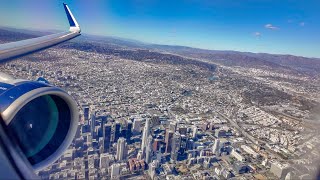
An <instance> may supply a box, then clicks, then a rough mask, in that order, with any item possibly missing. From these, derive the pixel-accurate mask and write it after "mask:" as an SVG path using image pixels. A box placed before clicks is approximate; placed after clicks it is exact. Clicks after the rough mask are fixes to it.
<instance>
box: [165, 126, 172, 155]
mask: <svg viewBox="0 0 320 180" xmlns="http://www.w3.org/2000/svg"><path fill="white" fill-rule="evenodd" d="M172 137H173V131H170V130H168V129H167V131H166V137H165V143H166V151H165V152H166V153H170V152H171V144H172Z"/></svg>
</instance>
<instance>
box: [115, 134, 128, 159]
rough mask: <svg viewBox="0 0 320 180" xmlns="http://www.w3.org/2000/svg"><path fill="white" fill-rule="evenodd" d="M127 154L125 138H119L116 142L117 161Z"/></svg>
mask: <svg viewBox="0 0 320 180" xmlns="http://www.w3.org/2000/svg"><path fill="white" fill-rule="evenodd" d="M126 156H127V143H126V139H125V138H119V139H118V143H117V155H116V158H117V160H118V161H122V160H124V159H125V158H126Z"/></svg>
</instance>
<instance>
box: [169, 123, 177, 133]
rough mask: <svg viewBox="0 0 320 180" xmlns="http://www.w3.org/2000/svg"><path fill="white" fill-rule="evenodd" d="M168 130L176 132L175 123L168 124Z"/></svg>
mask: <svg viewBox="0 0 320 180" xmlns="http://www.w3.org/2000/svg"><path fill="white" fill-rule="evenodd" d="M169 129H170V130H171V131H173V132H175V131H176V130H177V123H176V122H170V124H169Z"/></svg>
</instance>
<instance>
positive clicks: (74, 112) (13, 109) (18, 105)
mask: <svg viewBox="0 0 320 180" xmlns="http://www.w3.org/2000/svg"><path fill="white" fill-rule="evenodd" d="M44 95H56V96H58V97H60V98H61V99H62V100H64V101H65V102H66V103H67V105H68V107H69V110H70V116H71V120H70V128H69V130H68V133H67V135H66V138H65V139H64V140H63V143H62V144H61V145H60V146H59V148H58V149H57V150H56V151H55V152H54V153H53V154H51V155H50V156H49V157H47V158H46V159H45V160H44V161H41V162H39V163H37V164H34V165H32V166H33V168H34V169H35V170H40V169H43V168H45V167H46V166H48V165H49V164H51V163H54V162H55V161H56V160H57V159H58V158H59V157H60V156H61V155H62V154H63V153H64V151H65V150H67V148H68V147H69V145H70V144H71V142H72V141H73V138H74V136H75V134H76V132H77V128H78V121H79V115H78V109H77V104H76V103H75V101H74V100H73V99H72V97H71V96H70V95H69V94H67V93H66V92H65V91H63V90H62V89H60V88H57V87H41V88H37V89H34V90H31V91H29V92H27V93H25V94H23V95H22V96H20V97H19V98H17V99H16V100H15V101H14V102H13V103H12V104H10V106H9V107H8V108H6V109H5V110H4V111H3V112H2V113H1V116H2V119H3V121H4V123H5V124H6V125H8V124H9V123H10V122H11V121H12V119H13V118H14V117H15V115H16V114H17V113H18V112H19V111H20V110H21V109H22V108H23V107H24V106H25V105H26V104H27V103H29V102H30V101H32V100H34V99H36V98H38V97H41V96H44Z"/></svg>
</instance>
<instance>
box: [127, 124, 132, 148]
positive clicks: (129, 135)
mask: <svg viewBox="0 0 320 180" xmlns="http://www.w3.org/2000/svg"><path fill="white" fill-rule="evenodd" d="M131 137H132V122H131V121H130V120H129V121H127V132H126V139H127V143H128V144H130V143H131Z"/></svg>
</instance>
